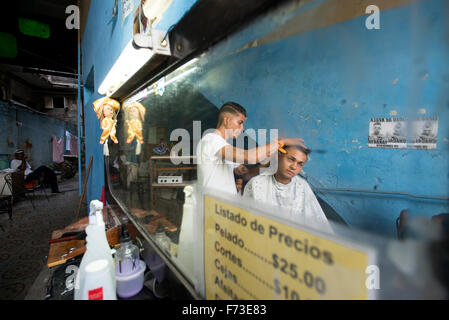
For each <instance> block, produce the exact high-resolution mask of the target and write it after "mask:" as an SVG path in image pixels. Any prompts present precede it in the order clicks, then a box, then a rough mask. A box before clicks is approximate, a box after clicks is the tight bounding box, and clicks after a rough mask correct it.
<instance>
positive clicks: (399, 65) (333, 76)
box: [83, 0, 449, 236]
mask: <svg viewBox="0 0 449 320" xmlns="http://www.w3.org/2000/svg"><path fill="white" fill-rule="evenodd" d="M378 2H383V3H385V2H384V1H378ZM392 2H394V3H398V1H392ZM336 3H337V2H336V1H315V2H312V3H306V5H304V6H300V7H299V8H297V9H295V10H292V11H288V12H279V13H278V14H276V15H275V16H270V17H266V18H264V19H261V20H260V21H259V22H257V23H255V24H254V25H252V26H251V27H249V28H247V29H246V30H244V31H243V32H240V33H239V34H237V35H235V36H232V37H229V38H228V39H227V40H226V41H224V42H223V43H221V44H219V45H218V46H216V47H215V48H213V49H212V50H210V51H209V52H208V53H207V54H206V55H205V56H204V57H203V58H202V59H201V61H202V72H201V76H200V77H192V78H191V79H190V80H189V79H186V80H185V81H191V82H192V85H194V86H195V88H196V89H197V90H198V91H199V92H201V93H202V94H203V95H204V96H205V97H207V98H208V99H209V100H210V101H211V102H212V103H213V104H215V105H216V106H217V107H218V106H220V105H221V104H222V103H223V102H224V101H228V100H233V101H237V102H239V103H240V104H242V105H243V106H244V107H245V108H247V110H248V113H249V118H248V121H247V127H248V128H254V129H257V128H279V129H280V134H281V135H284V136H301V137H302V138H304V139H305V141H306V143H307V144H308V145H309V146H310V147H311V148H312V149H315V150H321V153H314V154H312V155H311V157H310V161H309V163H308V164H307V165H306V167H305V171H306V174H307V177H308V179H309V182H310V184H311V185H312V186H314V187H320V188H343V189H363V190H376V191H386V192H404V193H411V194H415V195H420V196H445V197H447V195H448V193H449V192H448V191H449V190H448V186H449V183H448V182H449V181H448V180H449V170H448V169H449V168H448V161H447V159H448V149H449V136H448V124H447V120H448V118H449V117H448V112H449V67H448V61H449V47H448V41H447V40H448V39H449V25H448V20H447V19H446V17H445V14H446V13H447V12H449V10H448V9H449V7H448V6H449V4H448V3H447V1H445V0H423V1H408V2H407V3H408V4H407V5H397V6H391V7H389V8H387V10H383V11H381V14H380V17H381V20H380V22H381V29H380V30H367V29H366V27H365V20H366V18H367V15H364V13H361V14H358V15H357V14H356V15H352V16H351V14H348V15H347V17H345V15H344V14H343V18H340V19H337V18H338V17H337V18H336V19H334V18H333V16H332V15H327V16H326V9H329V8H331V9H332V6H334V5H335V4H336ZM188 7H189V6H187V8H188ZM381 9H382V7H381ZM339 10H343V11H342V13H345V12H344V10H345V9H339ZM348 10H349V9H348ZM111 12H112V5H111V8H104V5H102V4H99V3H98V2H92V7H91V12H90V14H89V20H88V25H87V28H86V33H85V35H84V39H83V57H84V61H83V63H84V70H83V73H84V76H87V74H88V72H89V70H91V66H92V65H93V64H95V91H96V90H97V89H98V86H99V85H100V83H101V81H102V80H103V79H104V76H105V75H106V73H107V72H108V70H109V68H110V67H111V66H112V64H113V62H114V61H115V59H116V58H117V57H118V55H119V54H120V52H121V50H122V49H123V47H124V44H126V43H127V42H128V41H129V39H130V37H131V33H132V32H131V31H130V29H127V28H130V26H128V24H129V25H130V23H131V21H130V20H131V19H130V18H128V21H127V24H125V27H124V28H123V29H122V28H121V27H120V26H119V25H118V23H117V25H116V26H115V29H114V28H113V26H114V23H109V24H108V21H109V20H110V16H111ZM97 15H98V16H97ZM94 16H95V17H94ZM180 16H181V15H180ZM180 16H179V17H180ZM335 16H337V15H335ZM118 19H121V17H120V16H119V17H118ZM332 19H334V20H335V21H333V20H332ZM174 20H176V19H174ZM119 21H120V20H119ZM322 21H324V22H325V23H320V22H322ZM168 25H169V24H167V26H168ZM285 26H287V27H288V26H290V28H286V27H285ZM292 26H293V27H294V28H293V27H292ZM295 28H297V30H298V31H297V32H296V29H295ZM255 40H257V42H254V41H255ZM96 98H98V96H97V95H96V94H93V95H92V96H91V98H90V99H89V101H85V102H86V107H87V108H86V142H87V157H86V159H88V158H89V156H90V155H91V154H93V155H94V167H93V172H92V177H91V180H90V182H89V189H88V200H90V199H93V198H99V196H100V191H101V185H102V184H103V179H104V177H103V166H102V164H103V156H102V147H101V146H100V145H99V144H98V138H99V136H100V133H101V132H100V129H99V124H98V121H97V119H96V117H95V114H94V113H93V110H91V105H90V104H91V102H92V101H93V100H94V99H96ZM420 109H425V115H426V116H437V117H438V119H439V123H438V124H439V128H438V142H437V149H436V150H427V151H424V150H410V149H405V150H394V149H378V148H368V132H369V131H368V130H369V127H368V126H369V121H370V119H371V118H375V117H382V118H391V117H410V118H411V117H414V116H418V115H422V114H420V113H418V111H419V110H420ZM421 112H422V111H421ZM321 196H322V197H323V198H324V199H325V200H326V201H327V202H328V203H329V204H330V205H331V206H332V207H333V208H334V209H335V210H336V211H337V212H338V213H339V214H340V215H341V216H342V218H343V219H344V220H345V221H346V222H348V223H349V224H350V225H351V226H355V227H359V228H363V229H365V230H371V231H376V232H381V233H383V234H385V235H389V236H394V234H395V219H396V218H397V216H398V215H399V213H400V211H401V210H402V209H406V208H408V209H409V210H410V212H411V213H412V215H424V216H428V217H430V216H431V215H434V214H438V213H441V212H448V209H449V208H448V201H447V200H432V199H425V198H414V197H404V196H398V195H395V194H370V193H358V192H355V193H354V192H351V193H347V192H330V191H327V192H325V191H323V192H322V193H321Z"/></svg>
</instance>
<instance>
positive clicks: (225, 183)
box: [197, 102, 303, 195]
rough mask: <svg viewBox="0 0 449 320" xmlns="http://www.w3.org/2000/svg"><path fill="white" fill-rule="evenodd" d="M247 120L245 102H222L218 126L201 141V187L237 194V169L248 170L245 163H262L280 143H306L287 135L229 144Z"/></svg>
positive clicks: (199, 144)
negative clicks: (273, 139)
mask: <svg viewBox="0 0 449 320" xmlns="http://www.w3.org/2000/svg"><path fill="white" fill-rule="evenodd" d="M245 121H246V110H245V109H244V108H243V107H242V106H240V105H239V104H237V103H235V102H226V103H225V104H223V106H222V107H221V109H220V111H219V113H218V123H217V128H216V129H215V131H214V132H211V133H208V134H206V135H205V136H204V137H203V138H202V139H201V141H200V142H199V143H198V148H197V161H198V182H199V184H200V185H201V186H202V187H204V188H206V189H209V188H211V189H215V190H218V191H223V192H226V193H228V194H234V195H236V194H237V189H236V185H235V178H234V172H235V173H236V175H237V176H243V175H246V174H248V173H249V172H248V169H247V168H246V167H245V166H244V165H242V164H256V163H260V162H261V161H263V160H265V159H267V158H269V157H270V156H271V155H273V154H275V153H276V152H277V150H278V147H279V144H288V145H302V143H303V140H302V139H300V138H287V139H280V140H279V142H278V141H276V142H271V143H269V144H267V145H264V146H260V147H257V148H252V149H249V150H245V149H241V148H237V147H234V146H232V145H230V144H229V143H228V142H227V140H228V139H231V138H237V137H238V136H239V135H240V134H241V133H242V132H243V124H244V123H245ZM254 171H256V170H253V172H254Z"/></svg>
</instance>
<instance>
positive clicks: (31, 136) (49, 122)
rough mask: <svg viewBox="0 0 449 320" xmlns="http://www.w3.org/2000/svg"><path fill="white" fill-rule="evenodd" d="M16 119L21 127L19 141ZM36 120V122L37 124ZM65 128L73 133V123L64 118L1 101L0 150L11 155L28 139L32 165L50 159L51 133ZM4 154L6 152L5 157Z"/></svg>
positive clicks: (58, 133) (63, 132)
mask: <svg viewBox="0 0 449 320" xmlns="http://www.w3.org/2000/svg"><path fill="white" fill-rule="evenodd" d="M16 122H20V123H22V127H21V128H20V145H19V143H18V128H17V126H16ZM36 123H39V126H36ZM65 130H67V131H69V132H71V133H72V134H76V126H75V125H73V124H69V123H67V122H64V121H61V120H58V119H55V118H50V117H47V116H44V115H39V114H36V113H33V112H31V111H26V110H20V109H15V108H13V107H12V106H10V105H9V104H8V103H5V102H0V136H1V137H2V139H0V154H3V155H6V154H7V155H12V154H13V153H14V151H15V150H16V149H17V148H19V147H20V148H21V147H23V144H24V143H25V141H28V142H29V143H30V144H31V145H32V147H31V149H30V150H26V152H27V156H28V158H29V159H30V160H29V161H30V162H31V165H32V167H33V168H35V169H36V168H38V167H39V166H41V165H49V164H52V163H53V144H52V141H51V139H52V137H53V135H55V136H56V137H57V138H58V139H59V138H61V137H64V136H65ZM8 142H10V143H11V144H8ZM4 158H6V156H5V157H4Z"/></svg>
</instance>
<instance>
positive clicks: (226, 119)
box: [223, 115, 231, 128]
mask: <svg viewBox="0 0 449 320" xmlns="http://www.w3.org/2000/svg"><path fill="white" fill-rule="evenodd" d="M230 119H231V118H230V117H229V116H228V115H225V116H224V117H223V125H224V126H225V128H227V127H228V124H229V120H230Z"/></svg>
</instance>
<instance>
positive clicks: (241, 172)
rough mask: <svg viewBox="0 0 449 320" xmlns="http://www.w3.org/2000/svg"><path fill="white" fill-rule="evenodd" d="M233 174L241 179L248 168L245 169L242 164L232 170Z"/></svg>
mask: <svg viewBox="0 0 449 320" xmlns="http://www.w3.org/2000/svg"><path fill="white" fill-rule="evenodd" d="M234 173H235V174H236V175H237V176H239V177H242V176H244V175H245V174H247V173H248V168H247V167H245V166H244V165H243V164H241V165H239V166H238V167H237V168H235V169H234Z"/></svg>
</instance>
